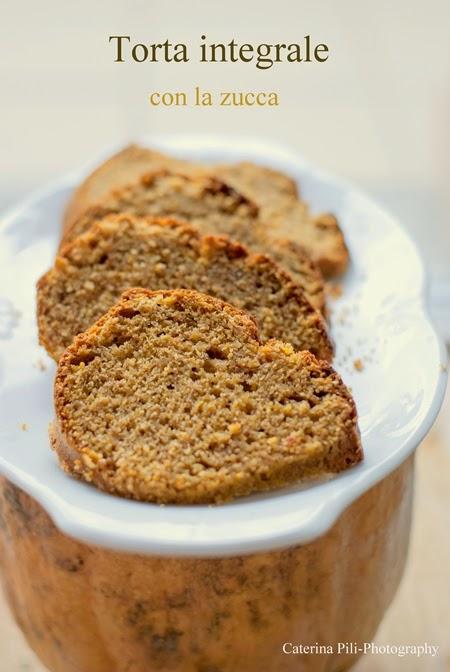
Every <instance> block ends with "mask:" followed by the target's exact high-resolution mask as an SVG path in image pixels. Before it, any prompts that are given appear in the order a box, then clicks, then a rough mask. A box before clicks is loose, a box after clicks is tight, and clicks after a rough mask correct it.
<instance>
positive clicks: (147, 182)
mask: <svg viewBox="0 0 450 672" xmlns="http://www.w3.org/2000/svg"><path fill="white" fill-rule="evenodd" d="M110 213H116V214H118V213H127V214H131V215H146V216H149V215H150V216H155V217H176V218H178V219H182V220H185V221H187V222H189V223H191V224H193V225H194V226H196V227H197V228H198V230H199V231H201V232H203V233H219V234H226V235H229V236H231V237H232V238H235V239H236V240H239V241H242V242H247V243H248V242H251V241H253V240H254V236H255V233H254V232H253V231H252V229H253V228H255V227H256V226H257V224H258V208H257V207H256V205H255V204H254V203H253V202H252V201H250V200H249V199H247V198H246V197H244V196H242V195H241V194H240V193H238V192H237V191H236V190H235V189H233V188H232V187H230V186H229V185H228V184H226V183H225V182H222V181H221V180H219V179H217V178H215V177H211V176H209V175H186V174H182V173H174V172H171V171H169V170H157V171H154V172H151V173H147V174H145V175H143V176H141V177H140V178H139V179H138V180H137V181H135V182H132V183H130V184H128V185H127V186H125V187H122V188H120V189H116V190H114V191H111V192H110V193H109V194H108V195H107V196H106V197H105V198H104V199H103V200H102V201H101V202H100V203H99V204H98V205H97V206H93V207H92V208H90V209H89V210H87V211H86V212H85V213H84V214H83V215H82V216H81V217H80V218H79V219H77V220H76V221H75V222H74V223H73V224H72V225H71V226H70V227H69V228H67V229H66V232H65V234H64V236H63V239H62V241H61V242H62V246H63V245H64V244H66V243H68V242H71V241H72V240H74V238H76V237H77V236H79V235H80V234H82V233H85V232H86V231H87V230H89V228H90V226H92V224H93V222H95V221H96V220H97V219H98V218H99V217H100V216H101V215H105V214H110Z"/></svg>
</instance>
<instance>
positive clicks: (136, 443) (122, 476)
mask: <svg viewBox="0 0 450 672" xmlns="http://www.w3.org/2000/svg"><path fill="white" fill-rule="evenodd" d="M347 264H348V252H347V247H346V245H345V241H344V238H343V235H342V233H341V231H340V229H339V226H338V224H337V222H336V220H335V218H334V217H333V216H332V215H329V214H327V215H319V216H313V215H311V213H310V211H309V208H308V206H307V205H306V204H305V203H304V202H303V201H302V200H301V199H300V198H299V196H298V193H297V188H296V185H295V183H294V182H293V181H292V180H291V179H290V178H289V177H288V176H286V175H284V174H282V173H280V172H277V171H274V170H272V169H270V168H266V167H262V166H256V165H254V164H250V163H240V164H236V165H220V166H213V167H207V166H203V165H198V164H193V163H188V162H186V161H180V160H178V159H175V158H172V157H168V156H165V155H162V154H160V153H158V152H155V151H152V150H149V149H146V148H141V147H136V146H131V147H128V148H126V149H124V150H123V151H122V152H120V153H119V154H117V155H115V156H113V157H112V158H111V159H109V160H108V161H106V162H105V163H104V164H103V165H101V166H100V167H99V168H98V169H97V170H96V171H95V172H94V173H92V175H90V176H89V177H88V178H87V179H86V180H85V181H84V182H83V183H82V184H81V185H80V186H79V187H78V189H77V190H76V191H75V193H74V195H73V197H72V199H71V201H70V203H69V205H68V207H67V210H66V215H65V219H64V222H63V230H62V239H61V245H60V249H59V253H58V256H57V258H56V260H55V263H54V266H53V268H52V269H50V270H49V271H48V272H47V273H46V274H45V275H44V276H43V277H42V278H41V280H40V281H39V283H38V324H39V335H40V341H41V343H42V344H43V345H44V346H45V348H46V349H47V351H48V352H49V354H50V355H51V356H52V357H53V358H54V359H55V360H56V361H58V372H57V378H56V384H55V404H56V416H57V418H56V422H55V425H54V427H53V429H52V432H51V439H52V445H53V446H54V447H55V449H56V451H57V454H58V456H59V458H60V461H61V464H62V466H63V467H64V468H65V469H66V470H67V471H69V472H70V473H71V474H74V475H76V476H77V477H79V478H83V479H84V480H87V481H89V482H92V483H93V484H95V485H97V486H98V487H101V488H103V489H105V490H107V491H109V492H113V493H115V494H119V495H123V496H127V497H133V498H136V499H141V500H145V501H152V502H160V503H171V502H172V503H196V502H198V503H200V502H222V501H225V500H227V499H230V498H232V497H236V496H240V495H246V494H249V493H251V492H255V491H258V490H267V489H270V488H275V487H281V486H283V485H286V484H287V483H295V482H297V481H299V480H302V479H305V478H311V477H312V476H317V475H321V474H328V473H333V472H337V471H340V470H342V469H345V468H346V467H348V466H349V465H351V464H354V463H356V462H358V461H359V460H360V459H361V458H362V451H361V446H360V439H359V434H358V429H357V419H356V411H355V406H354V402H353V400H352V398H351V395H350V393H349V392H348V390H347V389H346V388H345V386H344V384H343V383H342V381H341V380H340V378H339V376H338V375H337V374H336V373H335V372H334V371H333V369H332V368H331V366H330V362H331V360H332V353H333V348H332V344H331V342H330V339H329V336H328V335H327V326H326V322H325V316H326V306H325V289H324V288H325V281H324V274H325V275H326V277H327V278H328V277H331V276H332V275H333V274H336V273H342V272H343V271H344V270H345V268H346V265H347Z"/></svg>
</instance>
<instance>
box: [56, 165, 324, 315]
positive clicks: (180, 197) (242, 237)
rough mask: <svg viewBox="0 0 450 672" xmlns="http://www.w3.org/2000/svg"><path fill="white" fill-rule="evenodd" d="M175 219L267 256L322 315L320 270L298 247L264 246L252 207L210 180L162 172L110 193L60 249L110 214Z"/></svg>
mask: <svg viewBox="0 0 450 672" xmlns="http://www.w3.org/2000/svg"><path fill="white" fill-rule="evenodd" d="M120 212H124V213H130V214H135V215H153V216H158V217H176V218H177V219H183V220H185V221H188V222H190V223H192V224H193V225H194V226H196V228H197V229H199V231H201V232H203V233H213V234H219V235H220V234H226V235H229V236H231V237H232V238H234V239H235V240H238V241H240V242H243V243H244V244H246V245H247V246H249V247H250V248H251V250H252V251H254V252H262V253H268V254H270V255H271V256H272V257H274V258H275V259H276V261H277V262H278V263H279V264H280V265H281V266H282V267H283V268H284V269H285V270H286V271H288V272H289V273H290V274H291V275H292V276H293V277H294V279H295V281H296V282H297V284H299V285H300V287H302V289H303V290H304V291H305V292H306V295H307V297H308V300H309V301H310V302H311V304H312V305H313V306H314V307H315V308H317V309H318V310H320V311H322V312H324V307H325V287H324V282H323V278H322V276H321V273H320V271H319V269H318V267H317V266H316V265H315V264H314V262H313V261H311V259H310V257H309V256H308V255H307V254H306V252H305V251H304V250H303V249H302V248H301V247H300V246H299V245H297V244H295V243H291V244H290V245H288V244H286V241H283V240H281V239H280V240H272V239H271V240H270V241H268V242H267V243H266V241H265V234H264V230H263V229H262V228H261V223H260V221H259V219H258V209H257V207H256V206H255V205H254V203H253V202H251V201H249V200H248V199H247V198H246V197H244V196H242V195H241V194H240V193H239V192H237V191H235V190H234V189H233V188H231V187H229V186H228V185H227V184H226V183H224V182H222V181H220V180H218V179H217V178H213V177H211V176H210V175H200V174H197V175H186V174H177V173H172V172H170V171H168V170H160V171H156V172H153V173H150V174H148V175H145V176H143V177H141V178H140V179H139V180H138V181H136V182H134V183H133V184H130V185H128V186H126V187H124V188H122V189H119V190H117V191H114V192H111V193H110V194H109V195H108V196H107V197H106V198H104V200H103V202H102V204H101V205H99V206H96V207H93V208H90V209H89V210H87V211H86V212H85V213H84V215H83V216H82V217H81V218H80V219H78V220H77V221H76V222H75V223H74V224H73V225H72V226H71V227H70V228H68V229H67V230H66V233H65V235H64V237H63V240H62V243H61V248H60V249H62V248H63V247H64V244H67V243H68V242H70V241H71V240H73V239H74V238H76V237H77V236H78V235H80V234H82V233H84V232H85V231H87V230H88V229H89V227H90V226H91V225H92V224H93V222H95V221H97V220H98V219H101V218H102V217H104V216H105V215H107V214H110V213H120Z"/></svg>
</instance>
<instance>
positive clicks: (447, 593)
mask: <svg viewBox="0 0 450 672" xmlns="http://www.w3.org/2000/svg"><path fill="white" fill-rule="evenodd" d="M374 641H375V643H377V644H379V645H383V644H391V645H399V644H410V645H411V644H423V643H424V642H428V643H429V644H435V645H438V646H439V647H440V651H439V654H438V656H437V657H436V658H431V657H428V658H426V659H424V658H419V659H418V658H413V657H404V658H399V657H396V656H386V655H378V656H375V655H368V656H366V657H364V658H363V659H362V660H360V662H359V663H358V664H357V665H356V666H355V668H354V670H355V672H403V671H405V672H406V671H407V672H450V394H449V393H447V399H446V401H445V403H444V408H443V410H442V412H441V415H440V417H439V419H438V421H437V423H436V425H435V427H434V428H433V430H432V432H431V433H430V435H429V436H428V438H427V439H426V441H425V442H424V443H423V444H422V446H421V448H420V450H419V451H418V456H417V471H416V494H415V512H414V522H413V531H412V538H411V547H410V553H409V560H408V564H407V568H406V572H405V575H404V578H403V581H402V584H401V586H400V589H399V591H398V593H397V595H396V598H395V600H394V602H393V604H392V605H391V608H390V609H389V611H388V613H387V614H386V616H385V619H384V621H383V623H382V625H381V627H380V629H379V631H378V633H377V636H376V638H375V640H374ZM0 670H1V672H45V669H44V667H43V666H42V665H41V664H40V663H39V662H38V661H37V660H36V657H35V656H34V654H33V653H32V652H31V651H30V650H29V648H28V646H27V645H26V643H25V641H24V639H23V637H22V635H21V633H20V631H19V629H18V628H17V626H16V625H15V623H14V622H13V620H12V618H11V616H10V614H9V611H8V607H7V605H6V603H5V601H4V600H3V599H0ZM85 672H95V670H86V671H85Z"/></svg>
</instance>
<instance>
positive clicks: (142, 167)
mask: <svg viewBox="0 0 450 672" xmlns="http://www.w3.org/2000/svg"><path fill="white" fill-rule="evenodd" d="M159 170H168V171H172V172H178V173H182V174H185V175H189V176H191V177H196V176H197V177H201V176H203V177H204V178H205V177H207V176H208V175H209V176H210V177H211V176H215V177H216V178H219V179H220V180H222V181H223V182H225V183H227V184H229V185H230V186H231V187H233V188H234V189H236V190H237V191H238V192H240V193H241V194H243V195H244V196H245V197H246V198H248V199H249V200H250V201H253V202H254V203H255V204H256V205H257V206H258V208H259V223H260V230H258V231H257V232H256V233H257V237H258V238H259V245H260V246H261V247H263V248H265V250H266V251H267V250H268V249H269V247H270V244H271V243H272V242H273V241H274V240H276V239H277V238H281V239H288V240H291V241H292V242H295V243H297V244H298V245H300V246H302V247H303V248H304V249H305V251H306V252H307V253H308V255H309V256H310V257H311V259H312V260H313V261H314V262H315V263H317V264H318V266H319V267H320V269H321V271H322V273H323V274H324V275H325V276H326V277H332V276H334V275H339V274H341V273H342V272H343V271H345V269H346V267H347V265H348V262H349V252H348V249H347V246H346V243H345V239H344V236H343V233H342V231H341V229H340V227H339V224H338V222H337V219H336V217H335V216H334V215H332V214H330V213H323V214H319V215H314V214H312V213H311V211H310V208H309V206H308V204H307V203H306V202H305V201H304V200H302V199H300V198H299V196H298V191H297V185H296V183H295V181H294V180H293V179H292V178H291V177H289V176H288V175H285V174H284V173H282V172H281V171H278V170H274V169H272V168H268V167H266V166H261V165H258V164H255V163H252V162H249V161H243V162H239V163H235V164H221V165H215V166H208V165H202V164H199V163H194V162H190V161H184V160H180V159H178V158H175V157H171V156H168V155H166V154H162V153H161V152H158V151H155V150H152V149H148V148H145V147H139V146H137V145H131V146H130V147H126V148H125V149H123V150H122V151H121V152H119V153H118V154H116V155H114V156H112V157H111V158H110V159H108V160H107V161H106V162H104V163H103V164H102V165H101V166H99V167H98V168H97V170H95V171H94V172H93V173H92V174H91V175H90V176H88V177H87V178H86V179H85V180H84V182H82V184H81V185H80V186H79V187H78V189H77V190H75V193H74V195H73V197H72V199H71V201H70V203H69V205H68V207H67V210H66V215H65V218H64V226H63V241H67V240H69V237H70V235H71V234H70V233H69V231H70V229H72V227H73V226H74V225H75V223H76V221H77V220H79V219H80V218H81V216H82V215H83V214H84V213H86V211H87V210H88V209H89V208H91V207H94V206H98V205H101V204H102V202H103V201H105V200H106V201H107V200H108V199H109V198H110V195H111V192H112V191H116V190H121V189H122V188H123V187H124V186H126V185H127V184H131V183H132V182H133V181H138V180H139V179H140V178H142V176H143V175H144V174H145V173H148V172H154V171H159ZM149 214H159V215H174V216H176V215H177V213H175V212H165V213H162V212H161V213H149ZM221 232H222V233H228V232H227V231H221ZM242 240H243V241H244V242H246V243H247V244H251V243H250V241H249V240H247V239H242ZM253 242H258V241H253Z"/></svg>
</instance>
